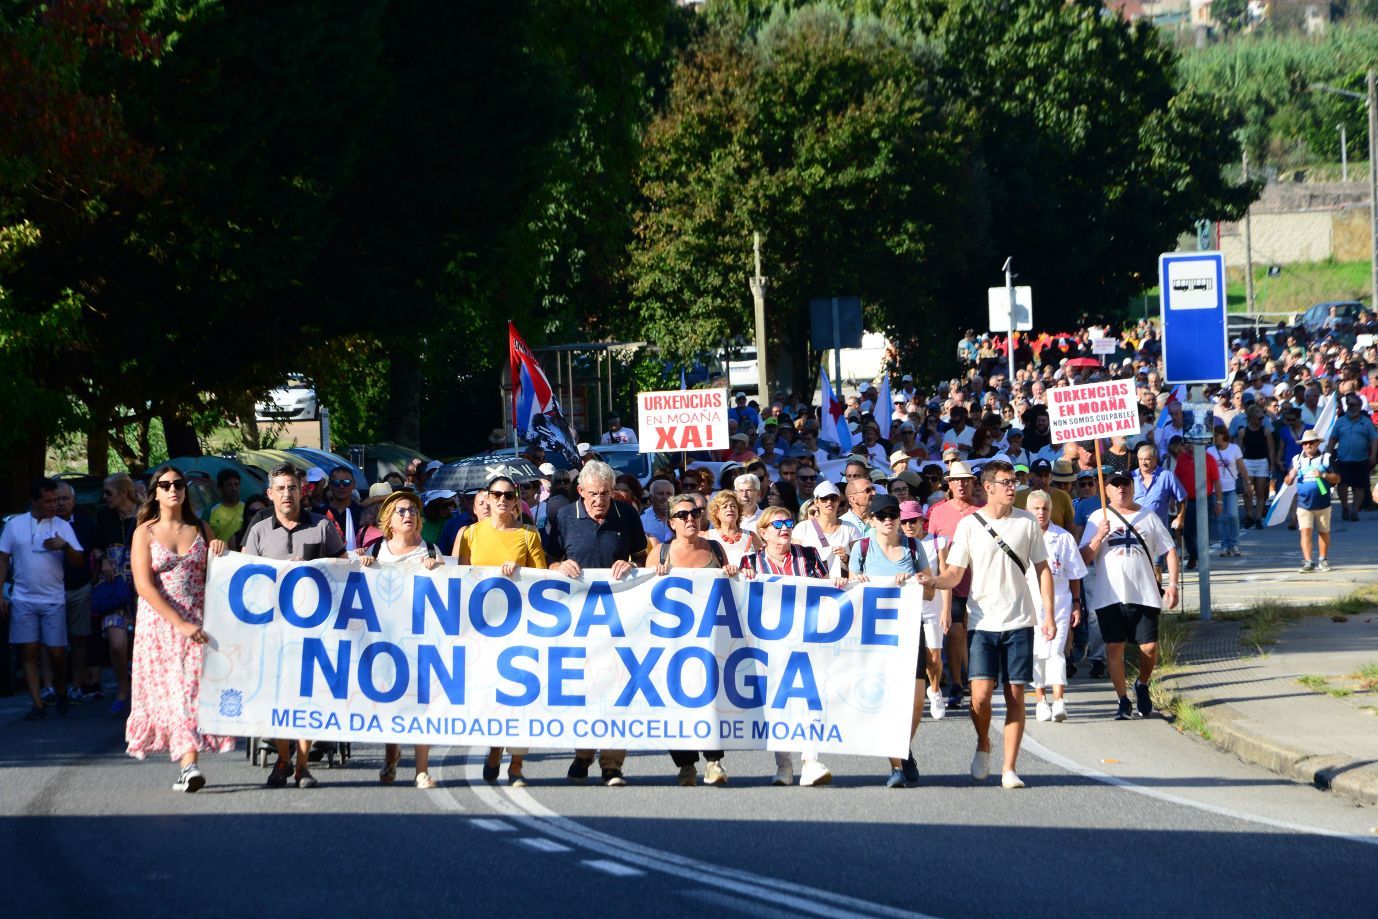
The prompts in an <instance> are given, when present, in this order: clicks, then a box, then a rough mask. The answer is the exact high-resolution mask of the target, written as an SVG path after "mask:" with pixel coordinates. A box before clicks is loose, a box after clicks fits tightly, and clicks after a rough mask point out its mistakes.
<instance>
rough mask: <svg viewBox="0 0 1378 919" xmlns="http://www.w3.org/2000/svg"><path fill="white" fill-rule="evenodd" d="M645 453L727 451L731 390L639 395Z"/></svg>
mask: <svg viewBox="0 0 1378 919" xmlns="http://www.w3.org/2000/svg"><path fill="white" fill-rule="evenodd" d="M636 422H637V424H636V427H637V429H638V430H639V431H640V432H641V440H640V444H641V452H642V453H649V452H652V451H655V452H663V451H674V450H725V449H727V446H728V443H727V390H725V389H674V390H669V391H667V392H642V393H637V394H636Z"/></svg>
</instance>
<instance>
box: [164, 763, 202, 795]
mask: <svg viewBox="0 0 1378 919" xmlns="http://www.w3.org/2000/svg"><path fill="white" fill-rule="evenodd" d="M204 787H206V777H205V776H203V775H202V774H201V769H200V767H199V766H197V765H196V763H188V764H187V765H185V766H183V767H182V772H181V774H180V775H178V776H177V781H176V782H175V783H173V786H172V790H173V791H183V792H186V793H188V794H195V793H196V792H198V791H200V790H201V789H202V788H204Z"/></svg>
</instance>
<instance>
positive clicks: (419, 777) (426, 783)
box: [416, 772, 440, 791]
mask: <svg viewBox="0 0 1378 919" xmlns="http://www.w3.org/2000/svg"><path fill="white" fill-rule="evenodd" d="M416 787H417V788H421V789H425V790H427V791H429V790H430V789H432V788H439V787H440V783H439V782H437V781H436V780H435V779H433V778H431V774H430V773H429V772H418V773H417V774H416Z"/></svg>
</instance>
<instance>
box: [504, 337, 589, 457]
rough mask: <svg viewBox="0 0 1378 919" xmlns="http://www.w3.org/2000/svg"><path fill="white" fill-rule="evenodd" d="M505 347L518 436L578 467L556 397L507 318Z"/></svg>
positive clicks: (533, 356) (539, 367)
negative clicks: (509, 368)
mask: <svg viewBox="0 0 1378 919" xmlns="http://www.w3.org/2000/svg"><path fill="white" fill-rule="evenodd" d="M507 350H508V357H509V359H510V360H511V363H512V427H513V428H515V429H516V432H517V434H518V435H519V436H520V437H522V438H524V439H525V440H528V441H532V442H535V443H538V444H540V445H541V446H542V447H544V448H545V449H546V450H549V451H551V452H557V453H560V454H562V455H563V456H564V457H565V459H567V460H568V461H569V463H570V465H571V466H572V467H573V468H575V469H578V468H579V466H580V462H579V451H578V450H577V449H576V448H575V446H574V443H575V441H574V433H573V432H572V431H571V430H570V429H569V422H568V421H566V420H565V416H564V413H563V412H561V411H560V400H559V399H557V398H555V391H554V390H553V389H552V388H551V386H550V380H549V379H547V378H546V375H545V371H544V370H542V369H541V363H540V361H538V360H536V355H535V354H533V353H531V349H530V348H528V347H527V346H526V342H525V341H523V340H522V337H521V335H519V334H517V327H516V326H514V325H513V324H512V323H511V321H509V322H508V323H507Z"/></svg>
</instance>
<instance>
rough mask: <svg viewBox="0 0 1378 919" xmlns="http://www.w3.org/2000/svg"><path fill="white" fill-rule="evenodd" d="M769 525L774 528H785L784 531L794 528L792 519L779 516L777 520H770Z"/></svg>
mask: <svg viewBox="0 0 1378 919" xmlns="http://www.w3.org/2000/svg"><path fill="white" fill-rule="evenodd" d="M770 525H771V528H773V529H776V530H785V531H788V530H792V529H794V521H793V520H789V519H786V518H784V517H781V518H779V519H778V520H772V521H771V522H770Z"/></svg>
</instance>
